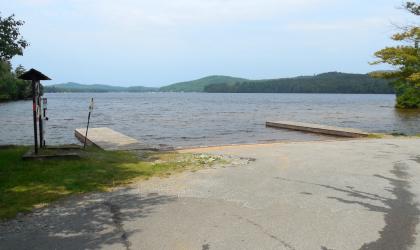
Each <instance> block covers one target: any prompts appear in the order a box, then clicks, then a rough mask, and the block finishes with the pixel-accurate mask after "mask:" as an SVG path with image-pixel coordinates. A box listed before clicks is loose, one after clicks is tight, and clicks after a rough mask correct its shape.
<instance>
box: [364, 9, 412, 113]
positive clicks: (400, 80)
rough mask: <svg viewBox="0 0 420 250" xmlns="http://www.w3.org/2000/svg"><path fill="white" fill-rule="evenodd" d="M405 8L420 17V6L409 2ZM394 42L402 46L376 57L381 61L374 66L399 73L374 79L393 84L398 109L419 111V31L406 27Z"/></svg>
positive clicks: (385, 51)
mask: <svg viewBox="0 0 420 250" xmlns="http://www.w3.org/2000/svg"><path fill="white" fill-rule="evenodd" d="M404 7H405V9H406V10H408V11H409V12H410V13H412V14H414V15H416V16H420V4H418V3H415V2H407V3H406V4H405V6H404ZM391 38H392V40H394V41H398V42H401V43H402V44H401V45H398V46H395V47H386V48H384V49H382V50H379V51H377V52H376V53H375V56H376V57H377V58H378V59H379V60H377V61H375V62H373V63H372V64H381V63H386V64H390V65H392V66H394V67H395V69H396V70H395V71H389V72H376V73H373V74H372V75H373V76H375V77H380V78H385V79H391V80H392V81H393V85H394V88H395V92H396V95H397V104H396V107H398V108H420V48H419V41H420V27H419V26H417V25H414V26H407V27H405V28H403V29H402V31H401V32H400V33H397V34H395V35H393V36H392V37H391Z"/></svg>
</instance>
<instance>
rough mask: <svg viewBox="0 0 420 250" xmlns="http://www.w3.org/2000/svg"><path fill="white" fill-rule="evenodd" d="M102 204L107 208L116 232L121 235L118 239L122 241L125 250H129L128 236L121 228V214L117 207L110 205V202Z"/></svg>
mask: <svg viewBox="0 0 420 250" xmlns="http://www.w3.org/2000/svg"><path fill="white" fill-rule="evenodd" d="M103 204H104V205H105V206H107V207H108V208H109V211H110V212H111V214H112V222H113V223H114V225H115V228H116V231H117V232H118V233H119V234H121V236H120V238H121V240H122V243H123V245H124V247H125V249H126V250H130V246H131V243H130V241H129V240H128V234H127V232H126V231H125V230H124V227H123V223H122V213H121V210H120V207H118V206H117V205H115V204H112V203H111V202H108V201H106V202H104V203H103Z"/></svg>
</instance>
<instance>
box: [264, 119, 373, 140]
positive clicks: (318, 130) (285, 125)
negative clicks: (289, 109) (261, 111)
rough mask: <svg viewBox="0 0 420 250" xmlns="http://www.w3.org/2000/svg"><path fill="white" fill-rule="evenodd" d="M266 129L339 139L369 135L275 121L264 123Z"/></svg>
mask: <svg viewBox="0 0 420 250" xmlns="http://www.w3.org/2000/svg"><path fill="white" fill-rule="evenodd" d="M266 126H267V127H275V128H283V129H291V130H297V131H304V132H311V133H317V134H325V135H333V136H340V137H351V138H358V137H366V136H368V135H369V133H367V132H364V131H361V130H357V129H352V128H341V127H332V126H326V125H320V124H313V123H303V122H292V121H276V122H270V121H267V122H266Z"/></svg>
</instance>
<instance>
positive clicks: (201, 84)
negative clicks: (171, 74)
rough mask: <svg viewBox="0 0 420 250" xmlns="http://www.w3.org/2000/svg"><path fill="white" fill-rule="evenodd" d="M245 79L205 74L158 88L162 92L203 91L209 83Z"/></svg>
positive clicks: (232, 81)
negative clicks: (202, 76)
mask: <svg viewBox="0 0 420 250" xmlns="http://www.w3.org/2000/svg"><path fill="white" fill-rule="evenodd" d="M245 81H248V79H244V78H237V77H231V76H207V77H204V78H200V79H198V80H194V81H188V82H179V83H174V84H171V85H168V86H165V87H162V88H160V89H159V90H160V91H162V92H203V91H204V88H205V87H206V86H208V85H211V84H233V83H237V82H245Z"/></svg>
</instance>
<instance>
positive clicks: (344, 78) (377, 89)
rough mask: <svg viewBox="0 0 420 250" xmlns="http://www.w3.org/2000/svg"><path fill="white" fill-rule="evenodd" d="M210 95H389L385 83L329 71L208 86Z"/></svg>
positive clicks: (388, 87)
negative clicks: (312, 74) (311, 74)
mask: <svg viewBox="0 0 420 250" xmlns="http://www.w3.org/2000/svg"><path fill="white" fill-rule="evenodd" d="M204 91H205V92H209V93H345V94H349V93H358V94H392V93H394V89H393V87H392V86H391V85H390V82H389V81H388V80H384V79H376V78H373V77H370V76H369V75H365V74H346V73H339V72H330V73H324V74H319V75H316V76H305V77H295V78H281V79H272V80H255V81H245V82H237V83H233V84H232V83H230V84H229V83H221V84H210V85H208V86H206V87H205V88H204Z"/></svg>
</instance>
